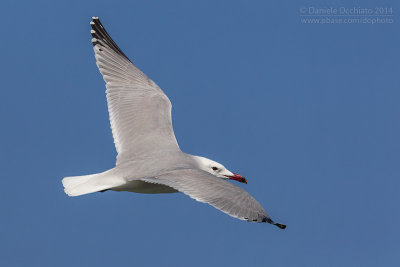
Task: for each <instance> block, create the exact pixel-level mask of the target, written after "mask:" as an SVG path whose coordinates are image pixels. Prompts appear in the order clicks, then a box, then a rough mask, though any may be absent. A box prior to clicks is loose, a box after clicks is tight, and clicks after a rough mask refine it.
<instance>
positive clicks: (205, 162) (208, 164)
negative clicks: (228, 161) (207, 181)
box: [194, 156, 247, 184]
mask: <svg viewBox="0 0 400 267" xmlns="http://www.w3.org/2000/svg"><path fill="white" fill-rule="evenodd" d="M194 158H195V160H196V162H197V165H198V167H199V169H201V170H203V171H206V172H208V173H211V174H212V175H214V176H217V177H219V178H222V179H230V180H235V181H238V182H241V183H245V184H247V180H246V178H244V177H243V176H242V175H239V174H237V173H233V172H230V171H229V170H228V169H227V168H225V167H224V166H223V165H222V164H220V163H218V162H216V161H213V160H211V159H207V158H204V157H199V156H194Z"/></svg>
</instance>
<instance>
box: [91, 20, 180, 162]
mask: <svg viewBox="0 0 400 267" xmlns="http://www.w3.org/2000/svg"><path fill="white" fill-rule="evenodd" d="M90 25H91V27H92V30H91V34H92V37H93V38H92V43H93V48H94V53H95V57H96V64H97V66H98V68H99V70H100V73H101V74H102V76H103V78H104V81H105V82H106V88H107V90H106V94H107V102H108V112H109V114H110V122H111V129H112V133H113V137H114V143H115V147H116V149H117V152H118V156H117V165H118V164H119V163H122V162H124V161H128V160H131V159H134V158H135V157H137V156H139V155H140V156H141V157H146V156H149V155H152V154H154V153H160V152H161V153H162V152H165V151H170V150H173V151H176V150H179V146H178V143H177V141H176V138H175V134H174V131H173V128H172V120H171V102H170V101H169V99H168V97H167V96H166V95H165V94H164V92H163V91H162V90H161V89H160V88H159V87H158V86H157V85H156V84H155V83H154V82H153V81H152V80H150V79H149V78H148V77H147V76H146V75H145V74H144V73H143V72H141V71H140V70H139V69H138V68H137V67H136V66H135V65H133V63H132V62H131V61H130V60H129V58H128V57H127V56H126V55H125V54H124V53H123V52H122V51H121V49H120V48H119V47H118V46H117V45H116V44H115V42H114V41H113V40H112V39H111V37H110V35H108V33H107V31H106V30H105V29H104V27H103V25H102V24H101V22H100V20H99V19H98V18H97V17H93V19H92V21H91V22H90Z"/></svg>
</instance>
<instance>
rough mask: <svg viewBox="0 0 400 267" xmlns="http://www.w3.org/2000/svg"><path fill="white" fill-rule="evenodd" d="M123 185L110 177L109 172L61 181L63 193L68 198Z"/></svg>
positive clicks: (116, 178)
mask: <svg viewBox="0 0 400 267" xmlns="http://www.w3.org/2000/svg"><path fill="white" fill-rule="evenodd" d="M123 183H124V182H123V181H122V180H121V179H118V177H115V176H113V175H111V174H110V171H105V172H102V173H96V174H90V175H83V176H73V177H65V178H64V179H62V184H63V186H64V191H65V193H66V194H67V195H68V196H70V197H75V196H80V195H85V194H90V193H94V192H98V191H102V190H106V189H110V188H113V187H116V186H119V185H121V184H123Z"/></svg>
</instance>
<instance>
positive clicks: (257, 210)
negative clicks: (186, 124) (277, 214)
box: [141, 169, 286, 229]
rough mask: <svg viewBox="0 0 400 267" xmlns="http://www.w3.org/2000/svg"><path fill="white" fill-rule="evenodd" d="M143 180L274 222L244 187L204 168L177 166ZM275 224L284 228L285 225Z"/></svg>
mask: <svg viewBox="0 0 400 267" xmlns="http://www.w3.org/2000/svg"><path fill="white" fill-rule="evenodd" d="M141 180H143V181H146V182H149V183H158V184H164V185H167V186H169V187H172V188H174V189H176V190H178V191H180V192H182V193H184V194H186V195H188V196H190V197H191V198H193V199H195V200H197V201H200V202H204V203H207V204H210V205H212V206H214V207H215V208H217V209H219V210H221V211H223V212H225V213H227V214H229V215H230V216H232V217H235V218H238V219H241V220H247V221H249V222H268V223H271V224H275V223H274V222H273V221H272V220H271V218H270V217H269V216H268V214H267V213H266V212H265V210H264V209H263V207H262V206H261V205H260V204H259V203H258V202H257V200H255V199H254V198H253V197H252V196H251V195H250V194H249V193H247V192H246V191H245V190H243V189H242V188H241V187H238V186H236V185H234V184H232V183H230V182H227V181H225V180H223V179H221V178H218V177H215V176H213V175H211V174H209V173H207V172H204V171H201V170H196V169H183V170H176V171H172V172H169V173H167V174H163V175H159V176H157V177H155V178H142V179H141ZM275 225H277V226H278V227H280V228H283V229H284V228H285V227H286V226H284V225H282V224H275Z"/></svg>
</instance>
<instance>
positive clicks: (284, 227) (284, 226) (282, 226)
mask: <svg viewBox="0 0 400 267" xmlns="http://www.w3.org/2000/svg"><path fill="white" fill-rule="evenodd" d="M274 225H276V226H278V227H279V228H281V229H286V224H280V223H274Z"/></svg>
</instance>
